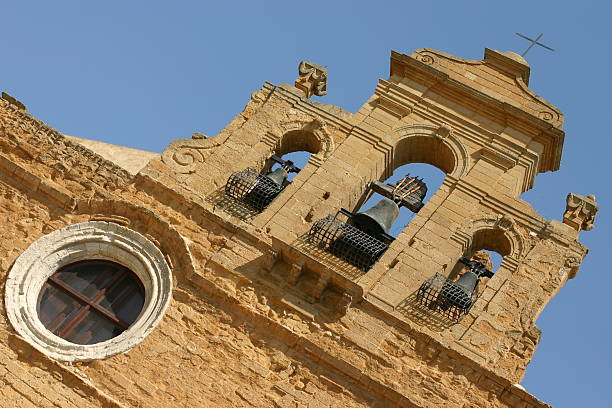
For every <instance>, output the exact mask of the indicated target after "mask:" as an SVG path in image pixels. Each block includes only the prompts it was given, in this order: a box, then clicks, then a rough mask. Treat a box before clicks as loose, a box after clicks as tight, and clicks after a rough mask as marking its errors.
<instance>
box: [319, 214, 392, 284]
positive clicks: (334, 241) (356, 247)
mask: <svg viewBox="0 0 612 408" xmlns="http://www.w3.org/2000/svg"><path fill="white" fill-rule="evenodd" d="M338 213H342V214H345V215H347V213H348V212H347V211H339V212H338ZM348 214H350V213H348ZM351 215H352V214H351ZM308 236H309V240H310V242H312V243H314V244H315V245H317V246H318V247H319V248H321V249H323V250H325V251H327V252H329V253H331V254H333V255H334V256H336V257H337V258H340V259H342V260H344V261H346V262H348V263H349V264H351V265H353V266H355V267H357V268H359V269H361V270H362V271H364V272H367V271H368V270H369V269H370V268H371V267H372V266H373V265H374V264H375V263H376V261H378V259H380V257H381V256H382V255H383V254H384V253H385V251H386V250H387V248H389V245H388V243H386V242H383V241H381V240H378V239H376V238H374V237H372V236H370V235H369V234H366V233H365V232H363V231H361V230H359V229H357V228H356V227H354V226H352V225H349V224H347V223H346V222H343V221H342V220H340V219H338V214H336V215H335V216H332V215H328V216H327V217H325V218H321V219H320V220H317V221H316V222H315V223H314V225H313V226H312V227H311V228H310V231H309V232H308Z"/></svg>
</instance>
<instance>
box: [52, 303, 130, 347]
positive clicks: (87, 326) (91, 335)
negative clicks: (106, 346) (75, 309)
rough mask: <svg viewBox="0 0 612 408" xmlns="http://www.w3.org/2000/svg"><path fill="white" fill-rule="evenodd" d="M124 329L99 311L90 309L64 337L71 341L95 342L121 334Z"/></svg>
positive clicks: (79, 342) (78, 342) (81, 342)
mask: <svg viewBox="0 0 612 408" xmlns="http://www.w3.org/2000/svg"><path fill="white" fill-rule="evenodd" d="M122 332H123V329H121V328H120V327H117V326H116V325H115V324H114V323H112V322H111V321H110V320H108V319H107V318H106V317H104V316H102V315H100V314H98V312H95V311H92V310H89V311H87V314H85V316H83V318H82V319H79V322H78V323H77V324H76V326H74V327H73V328H72V329H71V330H69V331H68V332H67V333H65V334H64V335H63V336H62V337H63V338H64V339H65V340H68V341H69V342H71V343H76V344H95V343H100V342H102V341H105V340H109V339H112V338H113V337H116V336H118V335H120V334H121V333H122Z"/></svg>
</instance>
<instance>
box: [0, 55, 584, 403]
mask: <svg viewBox="0 0 612 408" xmlns="http://www.w3.org/2000/svg"><path fill="white" fill-rule="evenodd" d="M419 55H422V54H419ZM394 58H396V59H398V58H399V57H397V56H394ZM402 58H403V57H402ZM432 58H433V57H432ZM399 59H401V58H399ZM399 59H398V60H399ZM416 61H417V62H418V59H417V60H416ZM427 61H429V59H426V62H421V65H422V66H421V65H418V64H417V63H415V62H411V63H414V64H417V65H415V67H416V68H414V71H410V72H412V73H411V74H410V75H407V74H405V72H404V70H405V69H406V68H405V67H403V66H401V67H399V66H392V77H391V78H390V80H389V81H382V80H381V82H380V83H379V86H378V87H377V89H376V92H375V95H374V97H373V98H371V100H370V101H368V102H366V104H364V106H363V107H362V108H361V109H360V111H359V112H358V113H356V114H355V115H350V114H347V113H346V112H344V111H341V110H339V109H337V108H333V107H329V106H326V105H322V104H316V103H313V102H310V101H308V100H306V99H305V98H303V97H302V96H301V95H300V93H299V91H298V90H296V89H295V88H292V87H290V86H286V85H284V86H281V87H275V86H273V85H271V84H265V85H264V87H263V88H262V89H261V90H260V91H257V92H255V93H254V94H253V96H252V98H251V101H250V102H249V103H248V104H247V106H246V108H245V110H244V111H243V112H242V113H241V114H240V115H238V116H237V117H236V119H235V120H234V121H232V123H230V124H229V125H228V126H227V127H226V128H225V129H224V130H223V131H222V132H221V133H220V134H219V135H218V136H216V137H214V138H200V137H199V136H197V135H196V138H194V139H191V140H177V141H175V142H173V143H172V144H171V145H170V146H169V147H168V149H166V151H165V152H164V153H163V155H162V159H161V160H157V159H153V160H152V161H151V162H150V163H149V164H148V165H147V166H146V167H145V168H144V169H143V170H142V171H140V172H139V173H138V174H136V175H132V174H130V173H128V172H126V171H123V170H121V169H120V168H119V167H117V166H116V165H114V164H113V163H111V162H108V161H106V160H104V159H103V158H101V157H100V156H98V155H96V154H94V153H92V152H91V151H89V150H87V149H85V148H84V147H82V146H81V145H78V144H76V143H73V142H71V141H69V140H68V139H66V138H64V137H63V136H62V135H60V134H58V133H57V132H55V131H53V130H51V129H49V128H48V127H46V126H45V125H44V124H42V123H40V122H38V121H36V120H35V119H33V118H31V117H30V116H29V115H27V114H26V113H24V112H23V110H22V109H18V108H17V107H16V106H14V105H11V104H10V103H8V102H7V101H4V100H0V221H2V223H3V225H4V226H5V233H4V234H3V235H2V236H0V275H1V276H6V274H7V273H8V272H9V270H10V269H11V266H12V265H13V262H14V261H15V259H16V258H17V257H18V256H19V254H21V253H22V252H23V251H24V250H25V249H26V248H27V247H28V246H29V245H30V244H32V243H33V242H34V241H35V240H37V239H38V238H40V237H42V236H43V235H45V234H48V233H49V232H52V231H55V230H57V229H60V228H62V227H64V226H66V225H70V224H75V223H78V222H82V221H87V220H98V221H105V222H111V223H118V224H121V225H123V226H125V227H127V228H130V229H132V230H134V231H137V232H139V233H141V234H143V235H144V236H146V237H147V238H148V239H150V240H151V241H152V242H154V243H155V244H156V245H157V246H158V247H159V248H160V250H161V251H162V252H163V254H164V256H165V257H166V260H167V262H168V263H169V265H170V266H171V268H172V273H173V282H174V285H175V286H174V290H173V300H172V303H171V305H170V307H169V309H168V311H167V312H166V315H165V317H164V319H163V320H162V322H161V324H160V325H159V326H158V327H157V328H156V329H155V330H154V331H153V332H152V333H151V334H150V335H149V336H148V337H146V338H145V339H144V341H143V342H142V343H140V344H139V345H137V346H136V347H134V348H133V349H132V350H130V351H129V352H127V353H124V354H119V355H116V356H113V357H110V358H107V359H104V360H94V361H90V362H79V363H74V364H67V363H63V362H61V361H54V360H52V359H50V358H48V357H47V356H46V355H44V354H42V353H40V352H39V351H37V350H36V349H34V348H33V347H32V346H30V345H29V344H28V343H27V342H26V341H24V340H23V339H21V338H20V337H19V336H18V335H17V334H16V333H15V331H14V330H13V328H12V327H11V326H10V325H9V324H8V322H7V320H6V313H2V316H1V317H0V329H1V330H0V336H1V338H2V341H1V342H0V346H1V348H2V350H3V352H2V353H0V354H2V356H3V357H2V358H0V380H1V381H2V383H3V384H4V387H3V388H2V391H1V392H2V394H1V397H2V398H4V403H5V404H8V403H9V401H10V404H11V405H18V404H23V405H26V404H27V403H28V401H29V403H30V404H33V405H34V406H54V405H53V404H55V406H73V405H74V406H79V407H85V406H142V407H156V406H160V407H161V406H164V407H165V406H181V405H183V404H189V405H197V406H219V407H226V406H236V407H240V406H245V407H246V406H256V407H267V406H277V407H297V406H300V407H302V406H308V407H331V406H338V407H340V406H341V407H361V406H363V407H365V406H372V407H376V406H379V407H383V406H398V407H400V406H401V407H413V406H414V407H484V406H487V407H488V406H490V407H515V408H516V407H543V406H546V405H545V404H544V403H542V402H540V401H538V400H537V399H535V398H534V397H532V396H531V395H529V394H527V393H526V392H524V391H523V390H522V389H521V388H520V387H517V386H516V385H515V384H516V383H517V382H519V381H520V380H521V378H522V376H523V374H524V370H525V366H526V365H527V363H528V362H529V361H530V359H531V356H532V354H533V352H534V350H535V346H536V345H537V342H538V339H539V329H537V327H535V325H534V322H535V320H536V318H537V316H538V314H539V313H540V312H541V310H542V309H543V307H544V306H545V305H546V303H547V302H548V300H549V299H550V298H551V297H552V296H554V294H555V293H556V292H557V291H558V290H559V289H560V288H561V287H562V285H563V284H564V283H565V281H566V280H567V279H568V278H570V277H573V276H574V275H575V273H576V271H577V267H578V264H579V262H580V260H581V259H582V257H583V256H584V255H585V253H586V250H585V248H584V247H582V246H581V245H580V244H579V243H578V242H577V241H576V237H577V232H576V231H575V230H573V229H571V228H569V227H568V226H567V225H565V224H561V223H560V222H555V221H553V222H548V221H547V220H545V219H543V218H542V217H540V216H539V215H538V214H537V213H536V212H535V211H534V210H533V209H532V208H531V207H530V206H529V205H528V204H526V203H524V202H523V201H521V200H520V199H518V198H517V197H518V195H519V194H520V193H521V192H522V191H524V190H525V189H527V188H529V187H530V185H531V183H532V182H533V177H534V176H535V173H537V172H538V171H541V170H549V169H553V168H554V167H555V157H556V156H555V155H556V153H555V149H560V147H559V146H556V147H555V146H553V145H554V143H553V142H550V141H549V139H550V138H554V137H557V136H558V133H555V132H556V131H555V130H554V129H553V130H551V128H550V124H549V125H547V126H548V128H546V129H547V130H546V131H543V130H542V129H540V130H537V129H536V128H538V127H541V128H545V127H546V126H545V125H544V122H545V121H544V120H543V119H541V118H540V119H538V120H536V121H535V122H533V121H532V122H533V123H531V122H529V120H528V119H529V118H526V116H524V115H523V116H520V115H519V114H518V113H517V112H515V111H510V113H507V116H508V117H506V116H504V117H503V119H504V120H505V121H506V123H512V124H513V126H515V128H520V129H521V132H522V133H521V132H519V131H517V130H516V129H515V128H512V127H510V126H508V127H506V128H503V129H502V127H500V126H501V125H500V124H499V120H498V119H499V115H500V113H499V112H498V111H496V110H495V109H498V108H495V107H488V105H487V106H485V105H481V106H480V111H478V112H477V110H476V109H475V108H474V107H473V106H472V105H470V104H468V103H466V104H465V105H464V106H462V105H460V104H459V103H458V102H456V101H460V100H462V95H460V94H458V93H457V92H458V91H456V90H455V91H452V89H450V90H449V89H446V88H445V87H444V86H442V85H440V84H439V83H440V82H441V81H440V78H438V81H434V80H433V79H432V78H433V77H435V75H438V74H435V72H433V71H432V70H431V67H430V65H432V64H430V63H428V62H427ZM400 62H401V61H400ZM403 63H406V62H405V61H404V62H402V64H403ZM506 63H508V62H507V61H506ZM398 64H399V63H398ZM400 65H401V64H400ZM496 66H497V67H498V68H499V64H498V65H496ZM400 68H401V69H400ZM519 68H520V67H519ZM517 69H518V68H517ZM468 71H469V73H470V74H471V75H473V76H474V75H477V74H478V72H480V71H475V70H473V69H472V68H470V69H468V70H467V71H466V72H468ZM502 71H503V70H502ZM434 74H435V75H434ZM485 74H486V75H485ZM485 74H483V75H485V76H487V77H489V76H493V77H495V76H497V77H498V78H497V79H498V80H501V81H505V82H504V83H509V84H511V85H512V84H513V83H515V82H513V81H511V80H508V73H507V72H505V71H504V72H500V71H499V70H495V69H493V70H492V69H491V68H490V67H488V68H487V70H486V72H485ZM464 77H467V78H469V76H466V75H465V72H464ZM442 82H444V81H442ZM427 84H429V85H428V86H426V85H427ZM509 86H510V85H504V86H502V87H500V88H496V89H495V92H497V93H498V94H499V95H505V94H504V92H510V93H512V92H511V91H508V90H507V89H506V88H508V87H509ZM449 87H450V85H449ZM504 89H506V91H504ZM508 89H509V88H508ZM453 92H455V93H453ZM519 96H520V95H519ZM519 96H516V95H515V96H513V95H506V96H505V97H507V98H509V99H512V100H514V102H513V104H512V106H514V105H516V106H518V107H516V106H515V107H514V108H513V109H519V107H520V101H521V100H522V99H521V98H523V97H524V95H523V96H520V97H519ZM476 97H478V94H474V95H467V96H463V98H464V99H466V100H469V98H476ZM501 99H503V98H501ZM533 106H534V105H533V103H532V104H531V105H529V106H527V107H525V110H526V112H527V113H525V115H527V114H529V112H530V110H532V108H533ZM494 108H495V109H494ZM487 109H489V110H487ZM510 116H511V118H509V117H510ZM496 118H497V119H496ZM496 120H497V121H496ZM543 121H544V122H543ZM551 123H552V122H551ZM552 125H553V126H557V125H560V122H559V123H557V122H555V123H553V124H552ZM494 129H496V131H497V133H495V136H493V135H492V132H493V130H494ZM546 132H548V133H551V134H552V133H554V135H552V136H551V134H545V133H546ZM555 135H557V136H555ZM555 140H556V142H555V143H559V139H558V137H557V139H555ZM294 150H307V151H310V152H311V153H312V156H311V159H310V162H309V163H308V165H307V166H306V167H305V168H304V169H303V170H302V171H301V172H300V173H299V175H298V176H297V177H296V178H295V179H294V181H293V183H292V184H291V185H290V186H288V187H287V188H286V189H285V190H284V191H283V192H282V194H281V195H280V196H279V197H278V198H277V199H276V200H275V201H274V202H273V203H272V204H271V205H270V206H269V207H268V208H267V209H266V210H265V211H263V212H262V213H261V214H255V213H252V212H249V211H247V210H246V209H245V208H244V207H240V206H239V205H235V203H232V202H231V201H228V200H227V198H226V197H225V196H224V195H223V194H222V189H223V184H224V183H225V181H226V180H227V177H228V176H229V175H230V174H231V173H232V172H234V171H237V170H241V169H243V168H245V167H247V166H252V167H255V168H256V169H258V170H260V169H262V168H263V166H264V165H265V164H264V163H265V159H266V158H267V157H269V155H270V154H273V153H277V154H283V153H287V152H290V151H294ZM559 154H560V153H559ZM411 162H426V163H430V164H432V165H435V166H437V167H439V168H440V169H442V170H443V171H444V172H445V173H447V176H446V179H445V181H444V183H443V185H442V187H441V188H440V189H439V190H438V191H437V192H432V193H433V196H432V197H431V198H430V200H429V201H428V203H427V204H426V206H425V207H424V208H423V209H422V210H421V211H420V212H419V213H418V214H417V215H416V216H415V217H414V219H413V220H412V221H411V223H410V224H409V225H408V227H407V228H406V229H405V230H404V231H403V232H402V233H401V234H400V235H399V236H398V238H397V239H396V240H395V241H394V242H393V244H392V245H391V247H390V248H389V249H388V251H387V252H386V253H385V255H384V256H383V257H382V258H381V259H380V260H379V261H378V262H377V264H376V265H375V266H374V267H373V268H372V269H371V270H369V271H368V272H365V273H364V272H361V271H359V270H357V269H356V268H353V267H351V266H350V265H347V264H344V263H343V261H340V260H338V259H335V258H334V257H333V256H330V255H329V254H325V253H323V252H321V251H319V250H317V249H316V248H314V247H312V245H309V243H308V242H307V240H305V234H306V233H307V232H308V230H309V228H310V227H311V225H312V223H313V222H314V221H315V220H316V219H318V218H321V217H323V216H326V215H328V214H334V213H335V212H336V211H337V210H338V209H339V208H341V207H345V208H348V209H351V210H352V209H354V208H355V207H356V206H357V205H358V204H359V203H360V202H362V201H363V198H364V194H365V192H366V189H367V185H368V183H369V182H371V181H375V180H381V179H385V178H386V177H388V176H389V175H390V174H391V173H392V172H393V170H394V169H395V168H397V167H399V166H401V165H403V164H407V163H411ZM483 248H484V249H490V250H494V251H497V252H499V253H501V254H502V255H504V261H503V263H502V266H501V267H500V269H499V270H498V271H497V273H496V274H495V276H494V277H493V278H492V279H491V280H489V282H487V284H486V288H485V289H484V291H483V293H482V296H481V297H480V298H479V299H478V301H477V303H476V304H475V306H474V308H473V309H472V310H471V312H470V314H469V315H468V316H466V317H465V318H464V319H463V320H462V321H461V322H460V323H459V324H454V325H453V324H450V323H449V322H448V321H446V320H444V319H441V318H439V317H436V316H435V315H432V314H430V313H423V311H422V310H420V309H418V308H417V307H415V303H414V293H415V291H416V290H417V289H418V287H419V286H420V284H421V283H422V281H423V280H424V279H425V278H427V277H429V276H431V275H432V274H433V273H435V272H442V273H445V274H447V275H448V274H450V273H451V271H452V270H453V268H454V267H455V264H456V262H457V259H458V258H459V257H461V256H464V255H467V256H469V255H470V254H471V253H472V252H474V251H475V250H478V249H483ZM0 282H1V283H0V285H4V279H0ZM2 370H4V371H2ZM3 372H4V374H2V373H3ZM54 393H55V394H54ZM56 394H57V395H59V396H60V397H61V398H60V397H56ZM71 404H72V405H71ZM7 406H10V405H7ZM26 406H27V405H26Z"/></svg>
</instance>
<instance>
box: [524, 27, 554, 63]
mask: <svg viewBox="0 0 612 408" xmlns="http://www.w3.org/2000/svg"><path fill="white" fill-rule="evenodd" d="M516 35H518V36H519V37H522V38H524V39H526V40H529V41H531V45H529V48H527V49H526V50H525V52H524V53H522V54H521V57H524V56H525V54H527V53H528V52H529V50H530V49H531V48H532V47H533V46H534V45H536V44H537V45H539V46H540V47H544V48H546V49H547V50H551V51H554V50H553V49H552V48H550V47H548V46H546V45H544V44H542V43H539V42H538V40H539V39H540V38H542V35H544V34H540V35H538V38H536V39H535V40H532V39H531V38H529V37H527V36H524V35H523V34H521V33H516Z"/></svg>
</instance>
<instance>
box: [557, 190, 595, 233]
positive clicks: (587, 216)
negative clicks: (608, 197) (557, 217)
mask: <svg viewBox="0 0 612 408" xmlns="http://www.w3.org/2000/svg"><path fill="white" fill-rule="evenodd" d="M597 210H599V206H598V205H597V204H596V203H595V196H594V195H592V194H591V195H588V196H586V197H583V196H581V195H578V194H572V193H569V194H568V195H567V199H566V207H565V212H564V213H563V223H564V224H567V225H569V226H570V227H572V228H574V229H575V230H576V231H580V230H586V231H589V230H592V229H593V223H594V222H595V214H596V213H597Z"/></svg>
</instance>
